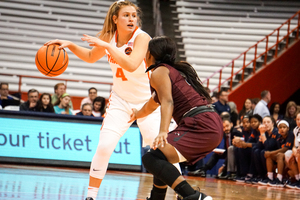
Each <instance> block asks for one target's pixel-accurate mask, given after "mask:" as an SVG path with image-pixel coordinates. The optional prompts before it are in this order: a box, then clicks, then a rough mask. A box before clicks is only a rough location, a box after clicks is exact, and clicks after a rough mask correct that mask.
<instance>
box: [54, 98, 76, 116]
mask: <svg viewBox="0 0 300 200" xmlns="http://www.w3.org/2000/svg"><path fill="white" fill-rule="evenodd" d="M70 101H71V97H70V95H69V94H68V93H64V94H63V95H61V96H60V98H59V99H58V101H57V102H56V103H55V104H54V105H55V106H54V111H55V113H56V114H67V115H73V114H72V109H71V108H70Z"/></svg>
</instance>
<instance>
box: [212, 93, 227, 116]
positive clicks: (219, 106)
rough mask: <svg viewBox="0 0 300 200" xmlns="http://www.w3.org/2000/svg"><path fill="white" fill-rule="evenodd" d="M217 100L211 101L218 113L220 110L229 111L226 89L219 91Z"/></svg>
mask: <svg viewBox="0 0 300 200" xmlns="http://www.w3.org/2000/svg"><path fill="white" fill-rule="evenodd" d="M218 96H219V100H218V101H217V102H216V103H213V105H214V106H215V109H216V111H217V112H218V113H219V115H220V114H221V113H222V112H228V113H230V107H229V105H228V104H227V102H228V92H227V91H224V90H223V91H220V92H219V95H218Z"/></svg>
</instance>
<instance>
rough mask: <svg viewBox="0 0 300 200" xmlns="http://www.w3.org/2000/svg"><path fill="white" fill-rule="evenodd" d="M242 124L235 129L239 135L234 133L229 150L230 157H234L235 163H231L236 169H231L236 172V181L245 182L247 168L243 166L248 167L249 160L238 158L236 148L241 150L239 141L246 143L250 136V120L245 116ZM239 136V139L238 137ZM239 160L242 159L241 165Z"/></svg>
mask: <svg viewBox="0 0 300 200" xmlns="http://www.w3.org/2000/svg"><path fill="white" fill-rule="evenodd" d="M242 124H243V126H241V127H239V128H237V129H236V131H238V132H239V133H236V134H234V135H235V136H234V138H233V140H232V144H233V146H230V147H229V149H231V151H232V152H231V154H233V155H231V157H236V158H235V159H234V160H236V162H233V163H236V167H234V168H233V167H232V168H233V169H235V168H236V170H235V172H236V175H237V177H236V179H235V180H236V181H239V182H241V181H244V180H245V177H246V175H247V173H248V170H247V166H245V165H250V159H249V157H248V158H247V159H245V158H240V157H239V156H238V151H239V150H238V148H241V145H239V143H240V142H241V141H248V140H249V138H250V136H251V133H252V131H251V125H250V118H249V116H248V115H245V116H244V117H243V121H242ZM238 135H240V137H239V136H238ZM228 157H229V154H228ZM241 159H244V162H243V163H240V160H241Z"/></svg>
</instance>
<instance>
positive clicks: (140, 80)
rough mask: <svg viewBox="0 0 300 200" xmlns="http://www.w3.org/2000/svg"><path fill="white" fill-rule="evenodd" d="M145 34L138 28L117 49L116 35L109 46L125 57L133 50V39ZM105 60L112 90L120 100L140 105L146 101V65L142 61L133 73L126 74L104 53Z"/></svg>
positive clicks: (148, 89) (147, 74)
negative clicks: (108, 66) (110, 73)
mask: <svg viewBox="0 0 300 200" xmlns="http://www.w3.org/2000/svg"><path fill="white" fill-rule="evenodd" d="M140 33H145V32H144V31H142V30H141V29H140V28H137V29H136V30H135V31H134V33H133V35H132V37H131V38H130V39H129V41H128V42H127V43H126V44H125V45H123V46H122V47H117V43H116V35H117V33H115V34H114V37H113V38H112V40H111V41H110V44H111V45H112V46H114V47H116V48H117V49H118V50H119V51H121V52H123V53H124V54H126V55H128V56H129V55H130V53H131V52H132V50H133V44H134V40H135V38H136V37H137V36H138V35H139V34H140ZM106 55H107V59H108V62H109V64H110V67H111V70H112V72H113V87H112V90H113V91H114V92H115V93H117V95H118V96H120V97H121V98H122V99H124V100H125V101H127V102H130V103H141V102H145V101H147V100H148V99H149V98H150V96H151V93H150V83H149V73H145V71H146V63H145V61H143V62H142V63H141V64H140V66H139V67H138V68H137V69H136V70H135V71H134V72H128V71H126V70H124V69H123V68H122V67H121V66H120V65H118V64H117V63H116V61H115V59H114V58H113V57H112V56H111V55H110V53H109V52H108V51H106Z"/></svg>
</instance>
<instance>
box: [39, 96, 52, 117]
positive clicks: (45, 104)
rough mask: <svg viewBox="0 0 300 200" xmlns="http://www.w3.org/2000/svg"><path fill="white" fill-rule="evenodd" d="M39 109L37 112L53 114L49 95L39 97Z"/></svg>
mask: <svg viewBox="0 0 300 200" xmlns="http://www.w3.org/2000/svg"><path fill="white" fill-rule="evenodd" d="M39 105H40V109H39V111H41V112H48V113H54V108H53V105H52V103H51V94H49V93H43V94H42V95H41V96H40V102H39Z"/></svg>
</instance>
